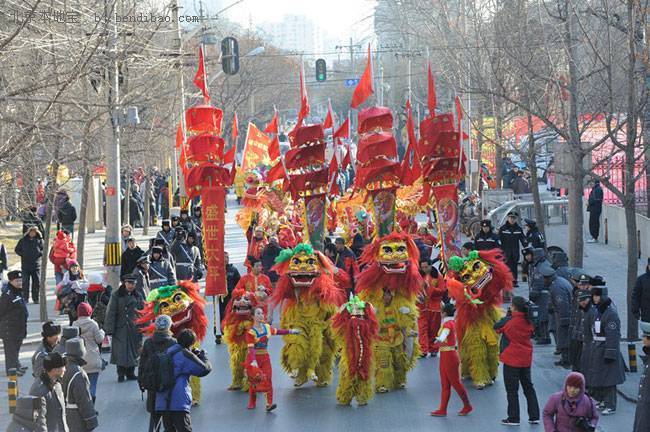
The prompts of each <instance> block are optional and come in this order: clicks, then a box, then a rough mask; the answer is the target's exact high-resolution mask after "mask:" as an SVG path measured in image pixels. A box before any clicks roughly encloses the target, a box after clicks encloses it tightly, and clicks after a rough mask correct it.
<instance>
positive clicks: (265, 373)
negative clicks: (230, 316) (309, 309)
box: [246, 307, 300, 412]
mask: <svg viewBox="0 0 650 432" xmlns="http://www.w3.org/2000/svg"><path fill="white" fill-rule="evenodd" d="M299 333H300V331H299V330H281V329H276V328H274V327H271V326H270V325H268V324H266V322H265V319H264V310H262V308H260V307H258V308H255V313H254V314H253V326H252V327H251V328H250V329H249V330H248V332H247V333H246V343H247V344H248V356H247V357H246V371H247V373H248V375H249V387H248V395H249V398H248V406H247V408H248V409H254V408H255V403H256V401H257V393H258V392H260V393H266V411H267V412H268V411H273V410H274V409H275V408H276V407H277V405H276V404H274V403H273V382H272V377H273V370H272V369H271V359H270V358H269V353H268V351H267V350H266V347H267V346H268V343H269V336H275V335H287V334H299ZM260 372H261V373H260Z"/></svg>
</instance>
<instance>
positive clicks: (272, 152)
mask: <svg viewBox="0 0 650 432" xmlns="http://www.w3.org/2000/svg"><path fill="white" fill-rule="evenodd" d="M279 157H280V140H279V139H278V135H277V134H276V135H275V136H274V137H273V139H272V140H271V143H270V144H269V158H271V160H272V161H274V160H276V159H277V158H279Z"/></svg>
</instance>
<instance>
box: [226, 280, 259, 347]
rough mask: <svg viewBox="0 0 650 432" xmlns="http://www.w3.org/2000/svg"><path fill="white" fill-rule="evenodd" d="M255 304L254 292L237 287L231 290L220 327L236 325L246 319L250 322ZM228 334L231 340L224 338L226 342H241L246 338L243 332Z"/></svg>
mask: <svg viewBox="0 0 650 432" xmlns="http://www.w3.org/2000/svg"><path fill="white" fill-rule="evenodd" d="M256 306H257V300H256V299H255V293H252V292H249V291H246V290H245V289H243V288H237V289H236V290H234V291H233V292H232V296H231V298H230V301H229V302H228V306H226V316H225V317H224V318H223V321H221V325H222V328H226V327H229V326H238V325H239V324H242V323H244V322H246V321H249V322H252V321H253V312H254V311H255V307H256ZM228 335H229V336H230V337H231V338H232V340H226V342H228V343H242V342H244V340H245V338H246V335H245V334H244V333H241V334H238V333H237V332H232V333H228Z"/></svg>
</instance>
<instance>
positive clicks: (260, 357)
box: [248, 353, 273, 407]
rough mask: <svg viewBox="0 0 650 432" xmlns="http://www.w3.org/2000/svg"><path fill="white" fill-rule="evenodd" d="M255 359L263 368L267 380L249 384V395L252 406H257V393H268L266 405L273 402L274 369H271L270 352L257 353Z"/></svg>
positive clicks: (258, 365)
mask: <svg viewBox="0 0 650 432" xmlns="http://www.w3.org/2000/svg"><path fill="white" fill-rule="evenodd" d="M255 361H257V367H259V368H260V369H262V372H264V375H265V377H266V378H265V380H264V381H262V382H261V383H259V384H257V385H255V386H252V385H251V386H249V388H248V395H249V402H248V404H249V405H250V406H253V407H254V406H255V402H256V400H257V393H258V392H260V393H266V405H267V406H269V405H272V404H273V370H272V369H271V358H270V357H269V354H268V353H263V354H255Z"/></svg>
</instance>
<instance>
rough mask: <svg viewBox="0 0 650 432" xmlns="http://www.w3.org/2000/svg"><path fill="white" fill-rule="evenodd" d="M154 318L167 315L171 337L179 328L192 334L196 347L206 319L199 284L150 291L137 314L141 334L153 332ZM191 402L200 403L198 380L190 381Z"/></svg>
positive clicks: (180, 284)
mask: <svg viewBox="0 0 650 432" xmlns="http://www.w3.org/2000/svg"><path fill="white" fill-rule="evenodd" d="M158 315H168V316H170V317H171V319H172V328H171V331H172V333H173V334H174V337H177V336H178V334H179V333H180V332H181V330H183V329H187V328H189V329H192V330H194V333H196V338H197V345H198V344H200V341H202V340H203V338H204V337H205V333H206V329H207V327H208V317H207V316H206V315H205V300H204V299H203V297H202V296H201V293H200V291H199V285H198V284H196V283H194V282H191V281H179V282H178V285H167V286H162V287H160V288H157V289H154V290H152V291H151V292H150V293H149V295H148V296H147V302H146V303H145V306H144V309H142V311H141V312H140V318H138V320H137V321H136V323H137V324H140V325H145V327H143V328H142V332H143V333H145V334H147V335H150V334H152V333H153V331H154V329H155V325H154V321H155V320H156V317H157V316H158ZM190 385H191V386H192V402H193V403H198V402H199V401H200V400H201V382H200V381H199V378H198V377H192V378H191V380H190Z"/></svg>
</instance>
